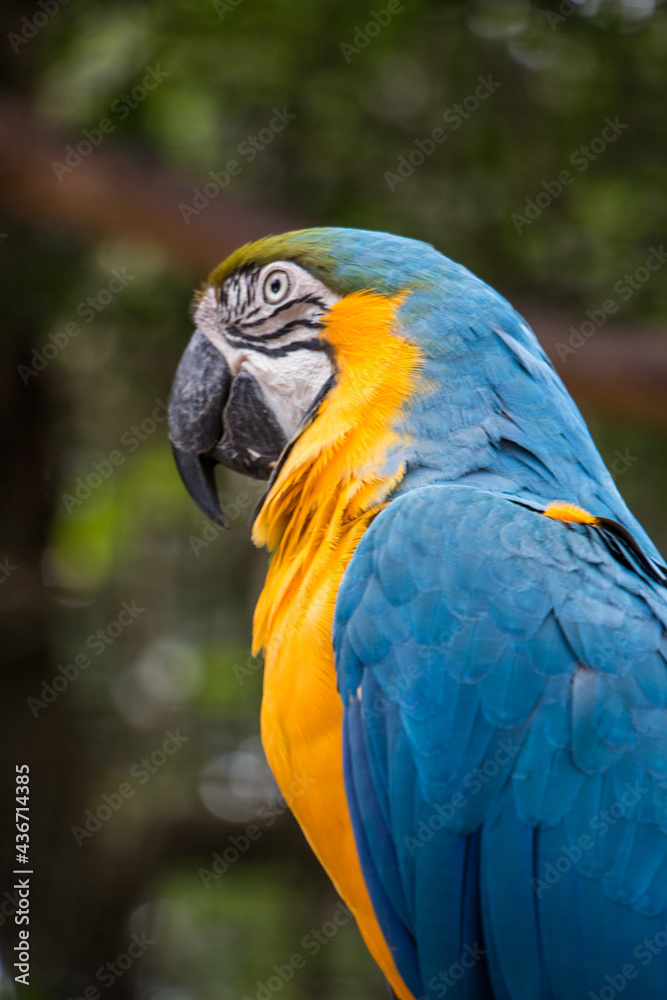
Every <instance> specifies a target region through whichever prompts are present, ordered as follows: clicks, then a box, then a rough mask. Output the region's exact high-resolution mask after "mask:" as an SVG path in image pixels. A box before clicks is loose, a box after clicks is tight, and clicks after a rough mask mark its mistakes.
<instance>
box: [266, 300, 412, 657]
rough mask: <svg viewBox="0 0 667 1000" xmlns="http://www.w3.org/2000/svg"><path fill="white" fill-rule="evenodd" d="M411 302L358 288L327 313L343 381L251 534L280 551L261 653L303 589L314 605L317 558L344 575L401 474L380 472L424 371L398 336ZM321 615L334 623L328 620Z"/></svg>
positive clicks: (270, 582) (272, 571)
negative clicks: (399, 319) (401, 315)
mask: <svg viewBox="0 0 667 1000" xmlns="http://www.w3.org/2000/svg"><path fill="white" fill-rule="evenodd" d="M404 299H405V295H400V296H396V297H394V298H388V297H386V296H383V295H378V294H375V293H372V292H357V293H354V294H352V295H348V296H346V297H345V298H343V299H341V300H340V301H339V302H337V303H336V304H335V305H334V306H333V307H332V308H331V310H330V311H329V313H328V314H327V317H326V319H325V325H324V330H323V334H322V335H323V336H324V337H325V338H326V340H327V341H328V342H329V343H330V344H331V346H332V348H333V352H334V357H335V364H336V374H337V383H336V385H335V386H334V388H333V389H332V390H331V391H330V392H329V393H328V395H327V396H326V398H325V399H324V400H323V402H322V404H321V405H320V408H319V411H318V413H317V416H316V418H315V419H314V420H313V422H312V423H311V424H310V426H308V427H307V428H306V429H305V430H304V431H303V433H302V434H301V436H300V437H299V438H298V440H297V441H296V442H295V444H294V446H293V448H292V451H291V452H290V454H289V456H288V458H287V460H286V461H285V464H284V465H283V467H282V469H281V470H280V473H279V475H278V478H277V480H276V482H275V483H274V485H273V487H272V489H271V491H270V493H269V495H268V496H267V498H266V500H265V501H264V504H263V506H262V509H261V511H260V513H259V515H258V517H257V520H256V522H255V526H254V529H253V541H254V542H255V544H257V545H266V546H268V548H269V549H272V550H275V553H274V556H273V559H272V561H271V565H270V568H269V572H268V574H267V579H266V584H265V586H264V590H263V592H262V595H261V597H260V600H259V602H258V605H257V609H256V612H255V635H254V646H255V648H257V649H258V648H260V647H261V646H262V645H264V644H265V643H266V642H267V641H268V640H269V637H270V636H271V634H272V633H273V631H274V627H275V626H276V625H278V624H279V623H280V621H281V619H282V618H283V615H284V612H285V610H286V607H287V606H288V605H289V604H291V602H292V600H293V599H294V597H295V596H296V594H297V593H299V596H300V598H302V599H304V601H305V603H306V606H307V597H308V590H309V587H308V578H309V577H311V576H312V573H313V571H314V569H315V563H316V562H323V563H324V564H327V565H328V566H329V568H330V569H333V567H332V565H331V562H332V559H333V562H334V563H335V564H336V565H335V571H336V575H337V576H338V577H339V578H340V576H342V572H343V571H344V569H345V566H346V565H347V562H348V560H349V558H350V556H351V554H352V552H353V551H354V547H355V546H356V544H357V542H358V541H359V538H360V537H361V535H362V534H363V532H364V531H365V530H366V528H367V527H368V524H369V523H370V521H371V520H372V518H373V517H374V516H375V515H376V514H377V513H378V511H379V510H380V509H381V507H382V505H383V501H384V500H385V498H386V497H387V495H388V494H389V493H390V492H391V490H392V489H394V487H395V486H396V485H397V483H398V482H400V480H401V478H402V477H403V475H404V471H405V470H404V468H403V466H402V463H400V462H398V461H397V463H396V467H395V468H394V469H392V470H390V471H387V470H386V469H383V467H384V466H385V465H386V460H387V457H388V455H389V453H390V452H391V451H392V450H394V451H395V450H396V446H397V444H399V443H400V442H399V434H398V432H397V431H396V429H395V426H394V425H395V423H396V418H397V416H398V414H399V413H400V410H401V407H402V406H403V404H404V402H405V400H406V399H407V398H408V397H409V396H410V395H411V393H412V392H413V391H414V389H415V387H416V384H417V380H418V377H419V373H420V369H421V364H420V356H419V352H418V350H417V348H416V347H415V346H414V345H412V344H410V343H408V342H407V341H406V340H403V339H402V338H401V337H399V336H397V335H396V334H394V333H393V332H392V331H393V328H394V327H395V312H396V309H397V308H398V307H399V306H400V304H401V303H402V302H403V301H404ZM318 553H319V554H320V559H318V558H317V556H318ZM323 568H324V567H323V566H320V570H322V569H323ZM316 576H319V573H317V574H316ZM313 583H314V584H315V585H316V584H317V580H314V581H313ZM304 588H305V593H304ZM323 610H324V609H320V611H323ZM330 610H331V613H332V612H333V608H332V609H330ZM323 617H324V618H325V619H326V618H328V619H329V621H328V623H327V624H328V625H329V626H330V624H331V617H330V616H329V615H326V614H325V615H324V616H323ZM323 624H324V623H323Z"/></svg>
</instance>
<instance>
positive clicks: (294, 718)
mask: <svg viewBox="0 0 667 1000" xmlns="http://www.w3.org/2000/svg"><path fill="white" fill-rule="evenodd" d="M195 319H196V325H197V331H196V333H195V334H194V336H193V338H192V340H191V341H190V344H189V346H188V348H187V350H186V352H185V354H184V356H183V359H182V361H181V364H180V366H179V369H178V372H177V375H176V379H175V383H174V389H173V393H172V399H171V404H170V435H171V440H172V445H173V448H174V454H175V457H176V461H177V464H178V467H179V469H180V472H181V475H182V477H183V479H184V482H185V484H186V486H187V488H188V490H189V491H190V493H191V494H192V496H193V498H194V499H195V500H196V501H197V503H198V504H199V505H200V507H201V508H202V510H203V511H204V512H205V513H206V514H208V515H209V516H210V517H211V518H212V519H213V520H214V521H217V522H218V523H224V518H223V517H222V514H221V511H220V507H219V504H218V498H217V493H216V487H215V480H214V468H215V465H216V463H222V464H223V465H226V466H228V467H230V468H232V469H236V470H241V471H244V472H246V473H247V474H249V475H252V476H255V477H257V478H262V479H266V480H268V482H267V487H266V492H265V494H264V497H263V499H262V502H261V504H260V506H259V509H258V511H257V512H256V517H255V521H254V526H253V539H254V541H255V542H256V544H258V545H265V546H267V547H268V548H269V550H271V552H272V553H273V555H272V559H271V562H270V566H269V569H268V574H267V578H266V583H265V586H264V589H263V592H262V594H261V596H260V599H259V602H258V605H257V609H256V612H255V622H254V647H255V650H259V649H260V648H263V649H264V657H265V675H264V696H263V703H262V738H263V742H264V747H265V750H266V755H267V758H268V761H269V763H270V766H271V768H272V770H273V773H274V774H275V776H276V779H277V782H278V784H279V786H280V788H281V790H282V792H283V794H284V795H285V797H286V799H287V801H288V803H289V804H290V806H291V808H292V810H293V812H294V814H295V815H296V818H297V820H298V821H299V823H300V824H301V827H302V828H303V831H304V833H305V835H306V837H307V838H308V841H309V842H310V844H311V846H312V848H313V850H314V851H315V853H316V855H317V856H318V858H319V859H320V861H321V863H322V865H323V866H324V868H325V869H326V871H327V872H328V874H329V876H330V877H331V879H332V881H333V883H334V885H335V887H336V889H337V890H338V892H339V893H340V895H341V896H342V898H343V899H344V901H345V902H346V903H347V905H348V906H349V908H350V909H351V910H352V911H353V913H354V915H355V917H356V920H357V922H358V925H359V928H360V930H361V933H362V935H363V937H364V939H365V941H366V943H367V945H368V948H369V949H370V951H371V953H372V955H373V956H374V958H375V960H376V961H377V963H378V965H379V966H380V968H381V969H382V971H383V973H384V975H385V976H386V978H387V980H388V982H389V984H390V986H391V989H392V990H393V993H394V994H395V996H396V997H399V998H400V1000H421V998H429V1000H434V998H440V997H444V996H447V997H449V998H454V997H456V998H469V1000H491V998H494V1000H576V998H581V1000H590V998H591V997H592V998H593V1000H612V998H613V997H614V996H616V995H617V994H618V993H622V996H623V1000H640V998H641V1000H658V998H660V1000H664V997H666V996H667V635H666V629H667V589H666V588H667V570H666V569H665V566H664V565H663V564H662V562H661V560H660V557H659V554H658V552H657V551H656V549H655V547H654V546H653V544H652V542H651V540H650V539H649V538H648V536H647V535H646V533H645V532H644V530H643V529H642V527H641V526H640V524H639V523H638V522H637V521H636V520H635V518H634V517H633V515H632V514H631V513H630V511H629V510H628V508H627V507H626V505H625V503H624V502H623V500H622V499H621V497H620V495H619V493H618V491H617V489H616V487H615V485H614V482H613V481H612V479H611V476H610V475H609V473H608V471H607V469H606V468H605V466H604V464H603V462H602V459H601V458H600V455H599V454H598V452H597V450H596V448H595V446H594V444H593V442H592V440H591V437H590V435H589V433H588V431H587V428H586V426H585V424H584V421H583V419H582V417H581V415H580V413H579V411H578V410H577V408H576V406H575V405H574V403H573V402H572V400H571V398H570V397H569V395H568V393H567V392H566V390H565V388H564V386H563V385H562V383H561V381H560V379H559V378H558V376H557V375H556V374H555V372H554V370H553V368H552V366H551V364H550V363H549V360H548V359H547V357H546V356H545V354H544V352H543V351H542V349H541V348H540V346H539V344H538V342H537V340H536V338H535V336H534V334H533V333H532V331H531V330H530V328H529V327H528V326H527V324H526V323H525V322H524V320H523V319H522V318H521V317H520V316H519V315H518V314H517V313H516V312H515V311H514V310H513V309H512V307H511V306H510V305H509V304H508V303H507V302H506V301H505V300H504V299H503V298H501V296H500V295H498V294H497V293H496V292H495V291H494V290H493V289H491V288H489V287H488V286H487V285H486V284H484V282H482V281H480V280H479V279H478V278H476V277H475V276H474V275H473V274H471V273H470V272H469V271H467V270H466V269H465V268H464V267H461V266H459V265H458V264H455V263H453V262H452V261H450V260H448V259H447V258H446V257H443V256H442V255H441V254H440V253H438V252H437V251H436V250H434V249H433V248H432V247H430V246H427V245H425V244H423V243H420V242H417V241H414V240H410V239H404V238H399V237H396V236H391V235H389V234H386V233H375V232H364V231H359V230H353V229H311V230H305V231H301V232H293V233H288V234H286V235H283V236H280V237H271V238H267V239H263V240H260V241H258V242H256V243H253V244H250V245H248V246H245V247H243V248H242V249H240V250H238V251H237V252H236V253H235V254H233V255H232V256H231V257H230V258H229V259H228V260H226V261H225V262H224V263H223V264H221V265H220V266H219V267H218V268H217V270H215V271H214V272H213V274H212V275H211V277H210V280H209V283H208V284H207V285H206V286H205V288H204V289H203V291H202V292H201V293H200V295H199V297H198V300H197V304H196V311H195Z"/></svg>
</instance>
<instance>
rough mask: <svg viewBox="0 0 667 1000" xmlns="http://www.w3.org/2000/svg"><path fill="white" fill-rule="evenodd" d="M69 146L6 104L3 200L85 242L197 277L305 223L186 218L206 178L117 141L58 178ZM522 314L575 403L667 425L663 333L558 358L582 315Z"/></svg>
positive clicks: (278, 216) (250, 215)
mask: <svg viewBox="0 0 667 1000" xmlns="http://www.w3.org/2000/svg"><path fill="white" fill-rule="evenodd" d="M72 141H76V140H72ZM67 144H68V140H67V139H65V138H63V137H61V136H58V134H57V133H55V132H54V131H53V130H51V129H50V128H49V127H48V126H47V125H45V124H44V123H42V122H40V121H39V120H38V119H37V118H36V117H35V116H34V115H32V113H31V112H30V111H29V110H28V109H27V108H26V107H25V106H24V105H22V104H21V103H19V102H18V101H15V100H13V99H9V98H6V99H4V100H3V101H1V102H0V162H1V164H2V165H1V166H0V181H1V183H0V201H2V202H4V204H5V207H6V209H7V210H8V211H9V212H11V213H12V214H14V215H16V216H18V217H20V218H22V219H27V220H29V221H30V222H32V223H34V221H35V219H39V220H41V221H42V223H43V224H45V225H53V226H57V227H60V228H64V229H66V230H70V231H73V232H76V233H78V234H80V235H81V236H82V237H83V238H85V239H97V238H104V237H109V236H115V235H121V234H122V235H124V234H127V233H133V234H135V235H137V236H141V237H144V238H146V239H149V240H152V241H154V242H155V243H157V244H158V245H160V246H161V247H162V248H163V249H164V250H165V251H166V252H167V253H168V254H169V256H170V257H171V258H172V259H173V260H174V261H176V262H178V263H179V264H180V265H181V266H183V267H185V268H186V269H187V270H189V271H191V272H192V273H193V275H196V276H197V277H200V276H201V275H203V274H206V273H207V272H208V271H209V270H210V269H211V268H212V267H213V266H214V265H215V264H217V263H218V261H220V260H221V259H223V258H224V257H225V256H227V255H228V254H229V253H231V251H232V250H234V249H236V247H238V246H239V245H240V244H242V243H244V242H246V241H248V240H253V239H256V238H258V237H260V236H264V235H267V234H269V233H278V232H283V231H285V230H287V229H293V228H297V227H298V226H300V225H303V224H304V222H303V221H302V220H299V219H297V218H295V217H294V216H293V215H291V214H290V213H289V212H285V213H282V212H279V211H276V210H275V209H273V208H268V207H266V206H262V205H260V204H257V203H255V202H250V201H243V200H241V199H240V198H236V197H234V196H232V195H229V194H226V193H225V192H224V191H220V192H219V193H218V194H217V195H215V196H214V198H213V199H212V200H211V201H210V203H209V204H208V205H207V207H206V208H204V209H203V210H202V211H201V212H200V213H199V214H198V215H196V216H191V217H190V220H189V223H186V222H185V221H184V219H183V216H182V215H181V213H180V212H179V208H178V206H179V205H180V204H185V205H191V204H192V199H193V188H194V187H197V186H198V187H200V188H201V187H202V186H203V185H204V184H205V183H206V180H208V178H207V179H206V180H204V181H201V180H200V181H199V182H197V181H194V180H186V179H185V178H183V177H182V176H178V175H176V174H175V173H174V172H172V171H170V170H169V169H167V168H166V167H164V166H162V165H160V164H158V163H155V162H149V161H147V160H143V161H142V159H141V157H140V155H138V154H136V153H135V152H130V151H120V150H118V148H116V149H105V148H100V149H95V150H93V152H92V153H91V154H90V156H88V157H87V158H85V159H83V161H82V162H81V164H80V165H79V166H77V167H76V168H75V169H73V170H72V171H71V172H70V173H67V174H65V175H64V176H62V177H61V179H60V180H58V179H57V178H56V174H55V172H54V170H53V167H52V164H53V162H54V161H58V162H60V163H62V162H63V160H64V157H65V150H66V147H67ZM522 311H523V312H524V315H525V316H526V318H527V319H528V320H529V322H530V323H531V324H532V326H533V327H534V329H535V330H536V332H537V334H538V336H539V338H540V341H541V342H542V344H543V346H544V348H545V350H546V351H547V353H548V354H549V356H550V357H551V359H552V361H553V362H554V365H555V367H556V369H557V370H558V371H559V373H560V374H561V376H562V377H563V379H564V381H565V382H566V384H567V386H568V388H569V389H570V391H571V392H572V394H573V396H574V397H575V398H576V399H577V400H579V401H581V402H584V403H587V404H589V405H590V406H591V407H592V408H593V409H595V410H596V411H597V412H599V413H602V414H608V415H612V416H614V417H629V418H632V419H638V420H642V421H646V422H648V423H651V424H655V425H660V426H667V406H665V385H667V337H666V336H663V335H660V334H659V332H657V331H650V330H641V329H639V330H638V329H636V328H635V327H630V326H628V325H622V324H619V323H612V322H609V323H608V324H606V326H605V330H604V333H603V335H602V336H597V335H595V336H593V337H592V338H591V339H590V340H587V341H586V342H585V343H583V344H582V346H581V348H579V349H578V350H576V351H570V352H569V353H567V354H566V355H565V356H564V359H563V360H560V359H559V351H558V349H557V346H556V345H557V344H559V343H561V344H565V345H567V344H568V338H569V337H570V331H569V327H570V325H577V324H581V322H582V317H581V316H571V317H566V316H561V315H558V314H556V313H553V312H551V311H550V310H549V309H548V308H544V307H543V306H540V307H536V306H526V307H525V308H524V309H523V310H522ZM561 353H562V352H561Z"/></svg>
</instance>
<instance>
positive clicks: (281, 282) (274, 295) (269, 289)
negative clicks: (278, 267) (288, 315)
mask: <svg viewBox="0 0 667 1000" xmlns="http://www.w3.org/2000/svg"><path fill="white" fill-rule="evenodd" d="M288 292H289V278H288V276H287V271H271V273H270V274H268V275H267V278H266V281H265V282H264V298H265V299H266V301H267V302H269V303H270V304H271V305H272V306H274V305H276V303H278V302H282V300H283V299H284V298H285V296H286V295H287V293H288Z"/></svg>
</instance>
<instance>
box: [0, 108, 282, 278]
mask: <svg viewBox="0 0 667 1000" xmlns="http://www.w3.org/2000/svg"><path fill="white" fill-rule="evenodd" d="M80 139H81V136H78V137H75V138H72V139H67V138H64V137H62V136H59V135H58V134H57V133H56V132H54V131H53V130H52V129H51V128H50V127H49V126H47V125H46V124H44V123H43V122H40V121H39V120H38V119H37V118H36V117H35V116H34V115H33V114H32V112H31V111H30V110H29V109H28V108H27V107H26V106H25V105H24V104H22V103H21V102H20V101H17V100H14V99H12V98H7V97H5V98H3V99H1V100H0V181H1V183H0V199H1V201H2V202H3V203H4V205H5V207H6V209H7V210H8V211H10V212H11V213H12V214H13V215H15V216H18V217H19V218H21V219H23V220H26V221H28V222H30V223H32V224H34V223H35V222H36V220H40V222H42V223H43V224H45V225H55V226H58V227H62V228H64V229H67V230H71V231H74V232H76V233H78V234H80V235H81V236H83V237H84V238H88V239H90V238H93V239H96V238H104V237H109V236H116V235H125V234H127V233H133V234H135V235H137V236H143V237H145V238H147V239H149V240H152V241H153V242H155V243H157V244H159V245H160V246H162V247H163V248H164V249H165V250H166V251H167V252H168V253H169V255H170V257H172V259H173V260H175V261H177V262H178V263H180V264H181V265H182V266H184V267H186V268H187V269H188V270H190V271H192V272H193V273H195V274H196V275H197V276H200V275H202V274H206V273H207V272H208V271H209V270H211V269H212V268H213V267H214V266H215V265H216V264H218V263H219V262H220V260H222V259H224V257H226V256H227V255H228V254H230V253H231V252H232V251H233V250H235V249H236V248H237V247H238V246H240V245H241V244H242V243H245V242H247V241H248V240H254V239H258V238H259V237H260V236H266V235H268V234H269V233H272V232H273V233H281V232H284V231H285V230H287V229H294V228H297V227H298V225H299V222H298V220H296V219H295V218H294V216H293V215H288V214H287V213H285V214H283V213H281V212H278V211H275V210H274V209H270V208H268V207H262V206H261V205H257V204H255V203H249V202H244V201H242V200H241V199H239V198H236V197H232V196H230V195H228V194H225V193H224V192H220V193H219V194H217V196H215V199H214V200H213V201H211V203H210V204H209V205H208V207H207V208H205V209H204V210H202V211H201V213H200V214H199V215H198V216H194V217H191V218H190V220H189V223H186V222H185V221H184V219H183V216H182V215H181V213H180V212H179V209H178V206H179V205H180V204H186V205H190V204H191V203H192V199H193V190H192V189H193V188H194V187H196V186H197V184H199V186H200V187H201V186H202V185H203V184H205V183H206V182H207V181H208V180H210V178H206V179H205V180H204V181H199V182H197V181H195V180H192V181H188V180H187V179H186V178H184V177H182V176H177V175H176V174H174V173H173V172H171V171H170V170H168V169H167V168H165V167H163V166H161V165H159V164H156V163H154V162H151V161H149V160H148V159H145V160H143V161H142V158H141V155H140V154H137V152H136V151H135V150H127V151H124V150H122V149H118V147H116V148H115V149H113V150H110V149H105V148H100V149H94V150H93V151H92V153H91V154H90V155H89V156H88V157H86V158H85V159H83V160H82V162H81V163H80V164H79V165H78V166H76V167H75V168H74V169H73V170H72V171H71V172H70V173H67V174H64V175H63V176H62V177H61V179H60V180H58V179H57V177H56V173H55V172H54V169H53V166H52V164H53V163H54V162H58V163H63V162H64V161H65V156H66V149H67V145H68V143H73V144H74V145H76V143H77V141H80Z"/></svg>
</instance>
